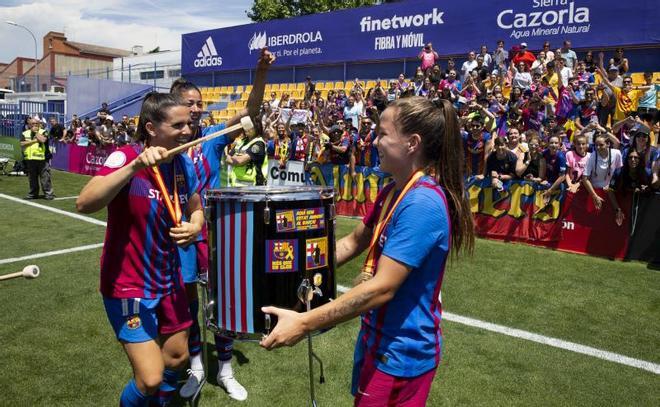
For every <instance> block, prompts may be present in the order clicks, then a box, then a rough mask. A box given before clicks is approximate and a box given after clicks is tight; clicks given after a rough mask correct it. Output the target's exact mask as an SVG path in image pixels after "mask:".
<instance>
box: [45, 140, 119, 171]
mask: <svg viewBox="0 0 660 407" xmlns="http://www.w3.org/2000/svg"><path fill="white" fill-rule="evenodd" d="M53 146H54V149H53V160H52V161H51V165H52V167H53V168H56V169H58V170H64V171H69V172H75V173H76V174H84V175H96V172H97V171H98V170H99V169H100V168H101V167H102V166H103V163H104V162H105V160H106V158H108V156H109V155H110V154H111V153H112V152H113V151H115V150H116V147H114V146H107V147H99V146H95V145H93V144H90V145H89V146H86V147H83V146H78V145H75V144H67V143H60V142H55V143H54V144H53Z"/></svg>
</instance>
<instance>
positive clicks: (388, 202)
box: [362, 170, 424, 276]
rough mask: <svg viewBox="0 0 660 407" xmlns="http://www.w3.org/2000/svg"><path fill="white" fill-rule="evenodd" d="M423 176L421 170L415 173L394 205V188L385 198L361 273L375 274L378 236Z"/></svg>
mask: <svg viewBox="0 0 660 407" xmlns="http://www.w3.org/2000/svg"><path fill="white" fill-rule="evenodd" d="M422 176H424V172H423V171H421V170H418V171H416V172H415V173H414V174H413V175H412V176H411V177H410V179H409V180H408V182H406V185H405V186H404V187H403V189H402V190H401V193H400V194H399V197H398V198H397V199H396V201H395V202H394V204H392V199H393V198H394V194H395V193H396V191H395V188H392V189H391V190H390V191H389V192H388V193H387V196H386V197H385V200H384V201H383V208H382V209H381V211H380V215H379V216H378V223H376V228H375V229H374V234H373V236H372V237H371V243H369V252H368V253H367V258H366V259H365V260H364V266H362V273H363V274H369V275H371V276H373V275H374V273H375V272H376V260H377V259H376V246H377V245H378V241H379V240H380V236H381V235H382V234H383V231H384V230H385V227H386V226H387V224H388V223H389V222H390V219H392V215H393V214H394V210H395V209H396V207H397V206H398V205H399V203H400V202H401V200H402V199H403V197H404V196H406V194H407V193H408V191H410V189H411V188H412V187H413V185H415V184H416V183H417V181H418V180H419V179H420V178H421V177H422Z"/></svg>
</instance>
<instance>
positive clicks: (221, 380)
mask: <svg viewBox="0 0 660 407" xmlns="http://www.w3.org/2000/svg"><path fill="white" fill-rule="evenodd" d="M218 384H219V385H220V387H222V388H223V389H225V391H226V392H227V394H228V395H229V397H231V398H233V399H234V400H238V401H243V400H245V399H247V396H248V394H247V390H245V387H243V385H241V384H240V383H239V382H238V380H236V379H235V378H234V376H229V377H220V375H218Z"/></svg>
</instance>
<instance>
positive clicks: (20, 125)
mask: <svg viewBox="0 0 660 407" xmlns="http://www.w3.org/2000/svg"><path fill="white" fill-rule="evenodd" d="M37 115H38V116H39V117H41V118H43V119H45V120H48V119H49V118H50V117H53V116H54V117H56V118H57V121H58V123H64V103H63V102H62V103H61V105H58V103H57V102H48V103H46V102H35V101H30V100H19V101H18V103H0V136H5V137H16V138H19V137H20V136H21V133H22V132H23V130H24V129H25V122H26V120H27V118H28V117H34V116H37Z"/></svg>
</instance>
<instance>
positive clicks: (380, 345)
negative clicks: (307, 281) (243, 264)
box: [261, 97, 474, 406]
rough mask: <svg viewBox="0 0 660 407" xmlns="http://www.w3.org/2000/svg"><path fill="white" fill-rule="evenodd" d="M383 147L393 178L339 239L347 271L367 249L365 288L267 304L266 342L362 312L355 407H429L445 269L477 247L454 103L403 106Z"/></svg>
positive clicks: (271, 344)
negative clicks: (322, 300)
mask: <svg viewBox="0 0 660 407" xmlns="http://www.w3.org/2000/svg"><path fill="white" fill-rule="evenodd" d="M375 145H376V147H377V148H378V153H379V156H380V159H381V168H382V169H383V170H384V171H387V172H388V173H390V174H392V178H393V180H394V181H393V182H392V183H391V184H389V185H387V186H386V187H385V188H384V189H383V190H382V191H381V193H380V194H379V195H378V198H377V199H376V202H375V204H374V206H373V208H374V209H373V210H372V212H371V213H369V214H368V215H367V216H366V217H365V218H364V220H363V223H361V224H360V225H358V226H357V227H356V228H355V230H354V231H353V232H352V233H351V234H350V235H348V236H346V237H344V238H342V239H341V240H339V241H338V242H337V264H338V265H342V264H345V263H346V262H347V261H348V260H350V259H352V258H353V257H355V256H357V255H358V254H359V253H361V252H362V251H364V250H367V249H368V254H367V257H366V261H365V264H364V267H363V272H362V274H361V276H362V277H363V278H362V279H361V281H362V282H361V283H359V284H358V285H357V286H356V287H354V288H353V289H351V290H350V291H348V292H347V293H346V294H344V295H342V296H341V297H339V298H338V299H336V300H335V301H332V302H330V303H328V304H325V305H323V306H321V307H319V308H315V309H313V310H311V311H309V312H305V313H297V312H294V311H290V310H285V309H279V308H275V307H264V308H263V309H262V310H263V312H265V313H268V314H274V315H276V316H277V318H278V323H277V325H276V326H275V328H274V330H273V331H272V332H271V334H270V335H269V336H268V337H266V338H265V339H264V340H263V341H262V342H261V345H262V346H263V347H265V348H267V349H273V348H277V347H279V346H283V345H289V346H290V345H294V344H295V343H297V342H298V341H300V339H302V338H303V337H304V336H305V334H307V333H308V332H311V331H315V330H317V329H321V328H324V327H329V326H333V325H335V324H337V323H339V322H343V321H347V320H349V319H351V318H354V317H356V316H358V315H360V314H362V327H361V330H360V334H359V336H358V340H357V343H356V349H355V363H354V369H353V373H354V374H353V394H354V395H355V405H357V406H367V405H368V406H385V405H409V406H424V405H425V403H426V399H427V397H428V394H429V390H430V387H431V383H432V381H433V377H434V376H435V371H436V367H437V366H438V363H439V362H440V356H441V345H442V337H441V330H440V320H441V303H440V287H441V285H442V278H443V275H444V271H445V262H446V260H447V257H448V256H449V253H450V251H452V250H453V252H454V253H455V254H457V253H459V252H460V251H461V250H462V249H465V250H467V251H471V250H472V247H473V245H474V230H473V223H472V216H471V213H470V207H469V204H468V201H467V199H466V196H465V190H464V185H463V179H464V176H465V169H464V156H463V154H462V147H463V142H462V138H461V134H460V131H459V125H458V117H457V114H456V111H455V110H454V108H453V107H452V106H451V104H450V102H448V101H446V100H440V99H439V100H437V102H431V101H429V100H428V99H425V98H422V97H410V98H405V99H399V100H397V101H396V102H394V103H392V104H390V105H389V107H388V108H387V109H385V111H384V112H383V114H382V115H381V120H380V124H379V126H378V138H377V139H376V142H375ZM420 219H423V220H424V221H423V222H420Z"/></svg>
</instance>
